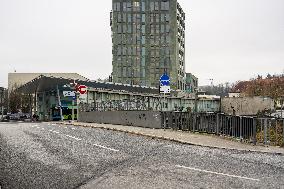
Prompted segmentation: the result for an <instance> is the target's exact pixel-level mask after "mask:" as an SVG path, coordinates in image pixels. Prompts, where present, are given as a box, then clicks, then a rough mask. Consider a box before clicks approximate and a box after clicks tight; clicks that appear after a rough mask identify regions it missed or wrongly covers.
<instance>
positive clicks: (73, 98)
mask: <svg viewBox="0 0 284 189" xmlns="http://www.w3.org/2000/svg"><path fill="white" fill-rule="evenodd" d="M74 104H75V103H74V98H73V97H72V122H74Z"/></svg>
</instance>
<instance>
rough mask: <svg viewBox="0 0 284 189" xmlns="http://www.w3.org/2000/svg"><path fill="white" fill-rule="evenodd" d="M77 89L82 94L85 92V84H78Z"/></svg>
mask: <svg viewBox="0 0 284 189" xmlns="http://www.w3.org/2000/svg"><path fill="white" fill-rule="evenodd" d="M77 91H78V92H79V93H80V94H81V95H83V94H86V93H87V86H86V85H79V86H78V87H77Z"/></svg>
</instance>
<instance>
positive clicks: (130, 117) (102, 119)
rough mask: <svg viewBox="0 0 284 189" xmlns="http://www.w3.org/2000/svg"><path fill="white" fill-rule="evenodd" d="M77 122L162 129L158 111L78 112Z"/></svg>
mask: <svg viewBox="0 0 284 189" xmlns="http://www.w3.org/2000/svg"><path fill="white" fill-rule="evenodd" d="M78 121H80V122H87V123H105V124H115V125H126V126H135V127H145V128H156V129H159V128H162V119H161V113H160V112H158V111H104V112H98V111H94V112H79V120H78Z"/></svg>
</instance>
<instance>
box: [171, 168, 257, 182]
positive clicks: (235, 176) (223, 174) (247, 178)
mask: <svg viewBox="0 0 284 189" xmlns="http://www.w3.org/2000/svg"><path fill="white" fill-rule="evenodd" d="M176 167H178V168H183V169H189V170H193V171H199V172H204V173H210V174H215V175H222V176H227V177H234V178H239V179H246V180H252V181H257V182H259V181H260V180H259V179H254V178H249V177H242V176H237V175H229V174H226V173H218V172H213V171H207V170H202V169H197V168H193V167H186V166H182V165H176Z"/></svg>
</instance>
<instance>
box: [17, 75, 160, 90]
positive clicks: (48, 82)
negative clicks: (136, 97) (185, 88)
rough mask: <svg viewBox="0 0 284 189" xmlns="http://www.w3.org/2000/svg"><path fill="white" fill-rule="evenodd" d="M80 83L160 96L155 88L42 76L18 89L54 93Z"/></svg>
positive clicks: (100, 87)
mask: <svg viewBox="0 0 284 189" xmlns="http://www.w3.org/2000/svg"><path fill="white" fill-rule="evenodd" d="M74 82H76V83H78V84H80V85H86V86H87V87H90V88H95V89H102V90H116V91H126V92H131V93H147V94H159V89H157V88H153V87H151V88H150V87H145V86H139V85H133V86H131V85H127V84H115V83H110V82H109V83H108V82H107V83H103V82H96V81H89V80H87V81H82V80H74V79H72V78H70V79H67V78H60V77H52V76H44V75H40V76H39V77H37V78H35V79H33V80H31V81H29V82H28V83H26V84H24V85H22V86H21V87H19V88H17V91H19V92H21V93H26V94H33V93H38V92H46V91H54V90H56V89H57V87H62V86H64V85H66V84H70V83H74Z"/></svg>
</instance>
